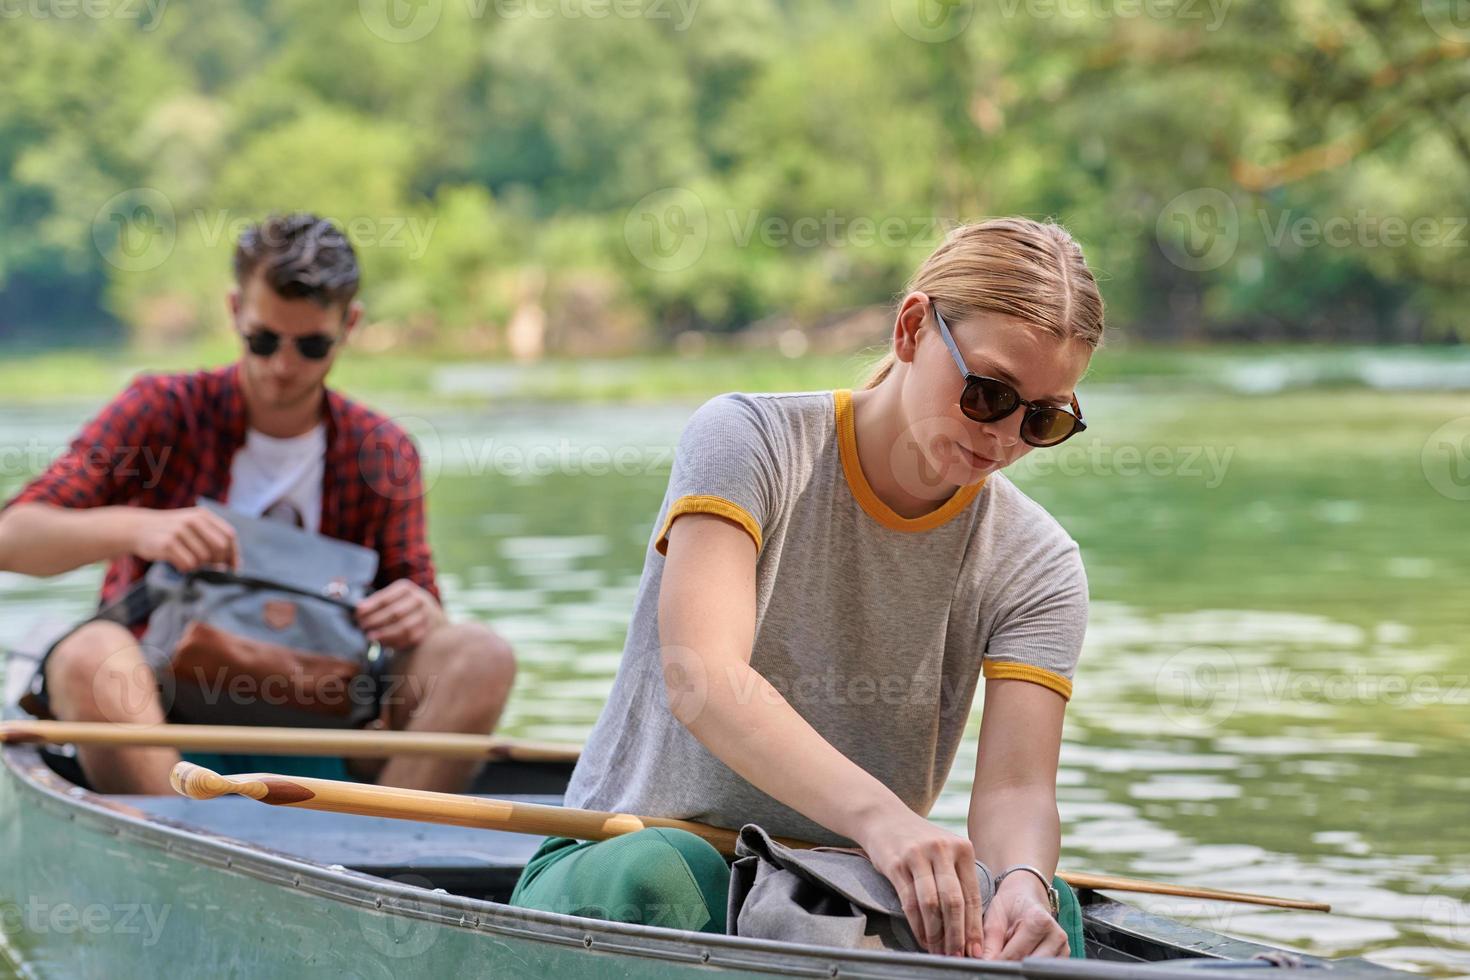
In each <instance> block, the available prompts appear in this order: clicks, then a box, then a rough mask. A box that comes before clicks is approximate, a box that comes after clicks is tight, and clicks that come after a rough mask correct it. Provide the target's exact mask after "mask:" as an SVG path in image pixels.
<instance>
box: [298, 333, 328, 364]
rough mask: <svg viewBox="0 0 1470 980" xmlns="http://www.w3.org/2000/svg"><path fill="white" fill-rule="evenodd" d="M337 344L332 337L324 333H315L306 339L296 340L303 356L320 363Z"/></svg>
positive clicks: (299, 338)
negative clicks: (333, 345)
mask: <svg viewBox="0 0 1470 980" xmlns="http://www.w3.org/2000/svg"><path fill="white" fill-rule="evenodd" d="M334 343H336V341H335V340H333V339H332V338H331V337H329V336H327V335H326V334H324V333H314V334H310V335H308V336H305V337H297V338H296V349H297V350H299V351H300V352H301V356H302V357H304V358H306V359H307V360H311V361H319V360H321V359H322V358H324V357H326V356H327V354H328V352H330V351H331V349H332V344H334Z"/></svg>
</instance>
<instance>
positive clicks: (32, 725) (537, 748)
mask: <svg viewBox="0 0 1470 980" xmlns="http://www.w3.org/2000/svg"><path fill="white" fill-rule="evenodd" d="M6 742H9V743H11V744H14V743H21V742H33V743H35V742H41V743H47V744H51V745H62V744H71V745H111V746H157V747H163V748H173V749H179V750H180V751H192V752H248V753H253V754H260V755H334V756H342V757H344V758H365V759H376V758H380V757H383V756H394V755H430V756H437V757H439V758H445V759H490V760H502V759H509V760H515V761H517V762H576V761H577V756H578V755H579V754H580V753H581V747H580V746H577V745H566V744H562V743H559V742H531V741H525V740H521V739H512V738H493V737H491V736H489V735H461V734H456V733H453V732H397V731H386V730H382V729H327V728H264V727H260V728H257V727H254V726H249V725H123V724H110V723H107V722H87V721H6V722H0V743H6Z"/></svg>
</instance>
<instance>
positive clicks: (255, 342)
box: [245, 330, 281, 357]
mask: <svg viewBox="0 0 1470 980" xmlns="http://www.w3.org/2000/svg"><path fill="white" fill-rule="evenodd" d="M245 345H246V346H247V347H249V348H250V353H252V354H254V355H255V356H256V357H270V356H271V355H272V354H274V353H275V352H276V351H277V350H279V349H280V347H281V337H280V335H279V334H277V333H275V332H273V331H270V330H256V331H254V332H252V333H248V334H246V335H245Z"/></svg>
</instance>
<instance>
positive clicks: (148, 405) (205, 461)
mask: <svg viewBox="0 0 1470 980" xmlns="http://www.w3.org/2000/svg"><path fill="white" fill-rule="evenodd" d="M238 372H239V368H238V366H236V365H230V366H229V367H226V368H218V369H216V370H213V371H200V372H198V373H195V374H155V375H146V374H145V375H142V376H141V377H139V378H138V379H137V380H135V381H134V382H133V383H132V385H130V386H129V387H128V389H127V390H126V391H124V392H123V393H122V394H121V395H119V396H118V397H117V398H115V399H113V401H112V402H111V403H110V404H109V405H108V406H107V407H106V408H104V409H103V410H102V411H101V412H100V413H99V414H98V415H97V417H96V418H94V419H92V421H90V422H88V423H87V425H86V426H85V427H84V428H83V429H82V431H81V433H80V434H79V435H78V436H77V437H76V439H75V440H73V441H72V444H71V447H70V448H69V449H68V450H67V451H66V452H65V453H64V454H63V455H62V456H61V457H60V458H58V459H57V460H56V461H55V462H53V463H52V464H51V465H50V467H48V468H47V470H46V472H45V473H42V474H41V475H40V476H39V477H37V478H36V479H35V480H32V481H31V482H30V483H29V484H28V485H27V486H26V487H25V488H24V489H22V490H21V492H20V493H19V494H17V495H16V496H15V497H14V498H13V499H12V500H11V501H10V502H9V503H7V504H6V505H5V506H6V507H9V506H12V505H14V504H17V503H42V504H52V505H55V506H57V507H105V506H111V505H119V504H124V505H129V506H133V507H146V508H148V509H150V510H168V509H171V508H176V507H193V506H194V505H195V504H196V503H197V502H198V499H199V498H200V497H210V498H213V499H215V500H221V501H227V500H228V499H229V492H230V464H231V463H232V462H233V461H234V458H235V451H236V450H238V449H239V448H240V447H241V446H242V445H244V443H245V430H246V423H245V400H244V396H243V394H242V393H241V391H240V381H239V373H238ZM326 401H327V411H326V423H327V454H326V466H325V471H326V472H325V475H324V477H323V480H322V519H321V533H322V534H324V535H326V536H327V537H329V538H337V539H339V540H342V541H351V542H354V543H356V544H360V545H364V546H365V547H368V548H372V549H373V550H374V551H376V552H377V553H378V577H377V581H376V582H375V583H374V584H375V585H376V586H377V587H379V588H381V587H383V586H385V585H387V584H388V583H389V582H393V581H396V580H398V579H401V578H406V579H410V580H412V581H414V582H417V583H418V584H419V585H421V586H423V587H424V588H425V589H427V590H428V591H429V592H430V593H432V594H433V595H434V596H435V597H436V598H437V597H438V595H439V590H438V587H437V585H436V584H435V581H434V561H433V558H432V557H431V556H430V554H429V544H428V540H427V533H426V531H427V529H426V522H425V518H424V489H423V479H422V476H421V474H420V468H419V455H418V450H417V449H416V448H415V447H414V445H413V441H412V440H411V439H410V438H409V437H408V435H407V433H405V432H404V431H403V430H402V429H400V428H399V427H398V426H396V425H394V424H393V423H392V422H390V421H389V420H388V419H387V418H385V417H384V416H381V415H379V414H377V413H376V412H373V411H371V410H370V409H368V408H365V407H363V406H362V405H358V404H357V403H355V402H352V401H350V400H348V399H346V398H344V397H342V396H341V395H339V394H337V393H336V392H334V391H331V390H328V391H327V399H326ZM155 477H156V478H155ZM147 570H148V563H146V562H144V561H142V560H141V559H139V558H135V557H133V556H131V555H129V556H126V557H123V558H118V559H116V560H114V561H113V562H112V564H111V565H110V566H108V569H107V578H106V579H105V580H104V582H103V584H102V602H103V603H104V604H105V603H108V602H111V601H113V600H114V599H116V598H118V597H119V596H121V595H122V594H123V593H124V592H125V591H126V590H127V588H128V586H130V585H131V584H132V583H133V582H135V581H137V580H138V579H139V578H141V577H142V575H143V573H144V572H146V571H147Z"/></svg>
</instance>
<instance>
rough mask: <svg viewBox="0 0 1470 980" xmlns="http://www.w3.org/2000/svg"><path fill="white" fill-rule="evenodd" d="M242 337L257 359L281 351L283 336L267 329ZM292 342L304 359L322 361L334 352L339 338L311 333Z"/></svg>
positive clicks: (251, 332)
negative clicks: (333, 349)
mask: <svg viewBox="0 0 1470 980" xmlns="http://www.w3.org/2000/svg"><path fill="white" fill-rule="evenodd" d="M241 336H243V337H244V338H245V346H246V347H248V348H249V349H250V353H252V354H254V355H255V356H256V357H270V356H271V355H272V354H274V353H275V352H276V351H278V350H280V349H281V340H282V337H281V335H280V334H278V333H276V332H275V331H274V330H267V329H266V328H265V327H259V328H257V329H255V330H252V331H250V332H249V333H247V334H241ZM291 341H292V343H294V344H295V345H296V351H297V353H299V354H300V355H301V356H302V357H304V358H306V359H307V360H308V361H320V360H321V359H322V358H324V357H326V356H327V355H328V354H330V353H331V352H332V348H333V347H334V346H336V343H337V338H336V337H333V336H332V335H331V334H326V333H309V334H307V335H306V336H304V337H292V338H291Z"/></svg>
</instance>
